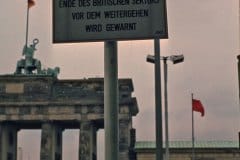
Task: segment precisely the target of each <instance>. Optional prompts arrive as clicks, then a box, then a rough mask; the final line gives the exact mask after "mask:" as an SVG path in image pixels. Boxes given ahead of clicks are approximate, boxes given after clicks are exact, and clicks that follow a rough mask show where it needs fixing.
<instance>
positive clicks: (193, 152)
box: [191, 93, 195, 160]
mask: <svg viewBox="0 0 240 160" xmlns="http://www.w3.org/2000/svg"><path fill="white" fill-rule="evenodd" d="M192 103H193V93H192ZM191 107H192V160H195V137H194V114H193V104H192V106H191Z"/></svg>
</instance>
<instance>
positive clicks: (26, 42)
mask: <svg viewBox="0 0 240 160" xmlns="http://www.w3.org/2000/svg"><path fill="white" fill-rule="evenodd" d="M28 3H29V2H28ZM29 8H30V7H29V4H28V5H27V22H26V41H25V45H26V46H27V44H28V25H29Z"/></svg>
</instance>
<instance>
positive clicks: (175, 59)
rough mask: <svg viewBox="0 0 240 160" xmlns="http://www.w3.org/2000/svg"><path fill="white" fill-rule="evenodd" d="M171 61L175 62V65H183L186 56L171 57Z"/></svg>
mask: <svg viewBox="0 0 240 160" xmlns="http://www.w3.org/2000/svg"><path fill="white" fill-rule="evenodd" d="M170 60H171V61H172V62H173V64H177V63H181V62H183V61H184V56H183V55H182V54H181V55H172V56H170Z"/></svg>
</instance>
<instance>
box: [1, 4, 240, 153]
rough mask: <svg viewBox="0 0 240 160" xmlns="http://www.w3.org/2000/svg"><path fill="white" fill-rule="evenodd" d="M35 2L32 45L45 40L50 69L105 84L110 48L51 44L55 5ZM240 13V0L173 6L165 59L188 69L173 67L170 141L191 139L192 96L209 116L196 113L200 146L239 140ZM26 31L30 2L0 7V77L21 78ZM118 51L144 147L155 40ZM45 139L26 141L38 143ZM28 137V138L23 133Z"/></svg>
mask: <svg viewBox="0 0 240 160" xmlns="http://www.w3.org/2000/svg"><path fill="white" fill-rule="evenodd" d="M35 1H36V3H37V4H36V6H34V7H33V8H31V11H30V28H29V29H30V30H29V34H30V37H29V41H32V39H33V38H36V37H37V38H39V40H40V44H39V45H38V47H37V48H38V51H37V52H36V57H37V58H38V59H40V60H41V61H42V64H44V67H54V66H59V67H60V68H61V72H60V76H59V78H61V79H73V78H74V79H81V78H84V77H86V78H88V77H102V76H103V73H104V70H103V64H104V62H103V51H104V48H103V43H102V42H98V43H75V44H57V45H56V44H52V43H51V42H52V37H51V36H52V4H51V1H49V0H35ZM238 6H239V2H238V0H201V1H199V0H181V1H179V0H167V7H168V8H167V11H168V12H167V13H168V30H169V39H168V40H161V55H163V56H167V55H171V54H184V56H185V62H184V63H182V64H177V65H173V64H171V63H169V69H168V71H169V72H168V73H169V80H168V84H169V90H168V92H169V132H170V137H169V138H170V140H191V93H194V97H195V98H197V99H200V100H201V102H202V103H203V105H204V107H205V111H206V115H205V117H201V116H200V114H198V113H195V119H196V120H195V122H196V125H195V127H196V139H197V140H237V132H238V131H240V112H239V110H240V108H239V98H238V79H237V76H238V75H237V59H236V56H237V55H238V54H239V51H238V48H239V15H238V13H239V8H238ZM25 25H26V0H8V1H3V0H2V1H0V28H1V29H0V38H1V43H0V50H1V51H2V53H1V55H0V57H1V58H0V74H9V73H13V72H14V70H15V67H16V62H17V60H18V59H20V58H21V52H22V48H23V45H24V43H25ZM118 44H119V45H118V48H119V54H118V55H119V56H118V57H119V58H118V59H119V77H120V78H132V79H133V83H134V89H135V92H134V96H136V98H137V100H138V104H139V110H140V112H139V114H138V115H137V117H136V118H134V124H133V125H134V127H135V128H136V129H137V140H139V141H140V140H154V139H155V138H154V136H155V131H154V128H155V127H154V126H155V124H154V115H155V114H154V70H153V69H154V67H153V65H152V64H149V63H147V62H146V60H145V59H146V55H147V54H152V53H153V50H154V49H153V41H152V40H141V41H124V42H119V43H118ZM100 132H101V133H100V134H101V135H102V134H103V132H102V131H100ZM27 134H29V133H27ZM38 134H39V133H37V134H34V135H31V134H30V135H28V136H27V137H32V139H34V137H36V136H38ZM70 134H73V133H69V135H70ZM21 136H23V137H26V135H24V133H21ZM65 136H66V137H69V138H71V136H68V135H67V134H65ZM76 137H78V136H76ZM72 141H74V140H72ZM68 142H69V143H70V140H69V141H66V143H68ZM21 143H22V142H21ZM73 143H74V142H73ZM69 145H71V144H69ZM25 146H26V148H27V147H28V149H31V147H30V148H29V145H27V144H25ZM70 151H71V150H69V152H70ZM66 152H67V151H66ZM31 153H32V152H31ZM69 154H71V153H69Z"/></svg>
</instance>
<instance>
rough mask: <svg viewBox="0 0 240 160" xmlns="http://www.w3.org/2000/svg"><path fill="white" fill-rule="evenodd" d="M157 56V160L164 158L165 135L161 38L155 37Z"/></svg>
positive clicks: (155, 54)
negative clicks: (163, 124) (163, 132)
mask: <svg viewBox="0 0 240 160" xmlns="http://www.w3.org/2000/svg"><path fill="white" fill-rule="evenodd" d="M154 56H155V64H154V68H155V69H154V71H155V119H156V120H155V121H156V160H163V135H162V129H163V127H162V94H161V90H162V89H161V65H160V40H159V39H154Z"/></svg>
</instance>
